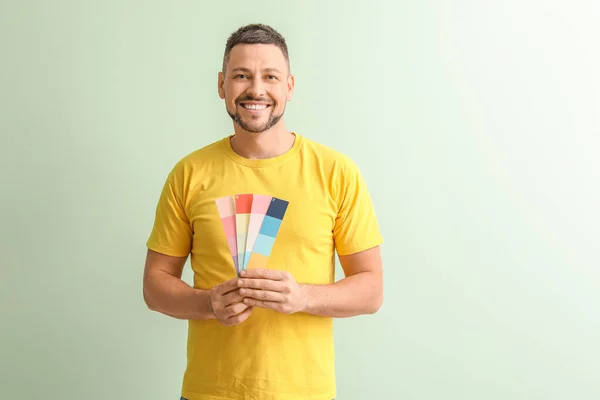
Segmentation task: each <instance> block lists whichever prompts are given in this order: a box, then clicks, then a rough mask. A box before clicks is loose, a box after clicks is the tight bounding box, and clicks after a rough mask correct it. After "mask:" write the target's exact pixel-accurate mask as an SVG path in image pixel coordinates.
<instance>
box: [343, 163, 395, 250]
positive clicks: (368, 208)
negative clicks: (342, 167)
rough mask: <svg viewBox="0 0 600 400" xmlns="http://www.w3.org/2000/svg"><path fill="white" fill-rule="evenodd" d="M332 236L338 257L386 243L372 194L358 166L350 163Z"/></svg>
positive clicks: (344, 176)
mask: <svg viewBox="0 0 600 400" xmlns="http://www.w3.org/2000/svg"><path fill="white" fill-rule="evenodd" d="M341 181H342V184H341V190H340V192H339V194H338V204H339V209H338V214H337V217H336V220H335V226H334V229H333V236H334V241H335V247H336V250H337V253H338V254H339V255H348V254H353V253H357V252H359V251H363V250H367V249H370V248H372V247H375V246H378V245H380V244H381V243H383V237H382V236H381V233H380V231H379V225H378V222H377V217H376V215H375V210H374V208H373V203H372V200H371V195H370V193H369V191H368V188H367V185H366V183H365V181H364V179H363V176H362V174H361V173H360V171H359V169H358V167H357V166H356V164H354V163H353V162H349V165H348V168H347V169H346V171H345V172H344V174H343V179H341Z"/></svg>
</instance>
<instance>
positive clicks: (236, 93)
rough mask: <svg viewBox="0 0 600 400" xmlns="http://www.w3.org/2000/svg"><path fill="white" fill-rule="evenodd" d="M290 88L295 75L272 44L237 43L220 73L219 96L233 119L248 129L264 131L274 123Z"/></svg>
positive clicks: (283, 107)
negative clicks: (225, 66) (289, 70)
mask: <svg viewBox="0 0 600 400" xmlns="http://www.w3.org/2000/svg"><path fill="white" fill-rule="evenodd" d="M293 89H294V77H293V76H291V75H290V74H289V72H288V66H287V62H286V60H285V57H284V56H283V53H282V52H281V50H280V49H279V48H278V47H277V46H275V45H265V44H240V45H236V46H235V47H234V48H233V49H232V50H231V53H230V56H229V62H228V63H227V70H226V71H225V75H223V73H222V72H220V73H219V97H221V98H222V99H224V100H225V107H226V109H227V113H228V114H229V115H230V116H231V118H232V119H233V121H234V122H235V123H237V124H238V125H239V126H240V127H242V128H243V129H244V130H246V131H248V132H264V131H266V130H268V129H270V128H271V127H272V126H274V125H276V124H277V123H278V122H279V121H280V120H281V118H282V117H283V113H284V111H285V104H286V101H288V100H291V98H292V94H293Z"/></svg>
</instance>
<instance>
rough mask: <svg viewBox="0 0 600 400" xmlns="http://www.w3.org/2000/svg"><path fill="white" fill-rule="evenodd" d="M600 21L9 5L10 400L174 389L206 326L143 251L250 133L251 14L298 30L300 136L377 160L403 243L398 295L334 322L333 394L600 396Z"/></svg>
mask: <svg viewBox="0 0 600 400" xmlns="http://www.w3.org/2000/svg"><path fill="white" fill-rule="evenodd" d="M599 19H600V8H599V6H598V5H597V3H596V2H593V1H580V0H571V1H569V2H565V1H558V0H554V1H541V0H540V1H534V0H505V1H491V0H487V1H482V0H479V1H474V0H473V1H467V0H456V1H442V0H437V1H436V0H420V1H412V0H406V1H375V0H371V1H361V2H357V1H354V2H353V1H344V2H342V1H325V0H321V1H279V2H267V1H263V2H247V1H223V0H221V1H140V0H125V1H115V0H102V1H100V0H98V1H83V0H72V1H66V0H60V1H58V0H57V1H26V0H19V1H2V2H1V6H0V57H1V60H0V61H1V62H0V133H1V140H0V167H1V168H0V185H1V197H0V202H1V206H0V239H1V240H0V246H1V249H0V268H1V269H0V278H1V279H0V300H1V301H0V312H1V315H0V325H1V328H0V398H1V399H12V398H26V399H49V400H50V399H52V400H53V399H56V400H58V399H61V400H75V399H82V398H85V399H88V400H107V399H115V400H116V399H144V400H159V399H160V400H164V399H178V398H179V397H178V396H179V393H180V392H179V390H180V385H181V378H182V374H183V371H184V368H185V344H186V329H187V325H186V322H185V321H179V320H175V319H171V318H169V317H166V316H164V315H161V314H158V313H153V312H151V311H149V310H148V309H147V308H146V306H145V304H144V302H143V298H142V286H141V283H142V271H143V264H144V258H145V251H146V249H145V241H146V239H147V237H148V235H149V233H150V229H151V226H152V222H153V218H154V210H155V206H156V202H157V200H158V195H159V193H160V189H161V187H162V184H163V182H164V180H165V178H166V175H167V174H168V172H169V171H170V169H171V168H172V166H173V165H174V164H175V163H176V162H177V161H178V160H179V159H180V158H181V157H183V156H184V155H186V154H188V153H190V152H191V151H193V150H195V149H197V148H200V147H202V146H204V145H206V144H209V143H211V142H213V141H215V140H218V139H220V138H222V137H223V136H225V135H229V134H231V133H232V131H233V128H232V123H231V120H230V118H229V117H228V116H227V114H226V113H225V108H224V104H223V102H222V101H221V100H220V99H219V98H218V95H217V73H218V71H219V68H220V66H221V61H222V55H223V50H224V45H225V41H226V39H227V36H228V35H229V34H230V33H231V32H233V31H234V30H235V29H237V28H238V27H239V26H241V25H245V24H247V23H253V22H262V23H267V24H271V25H272V26H273V27H275V28H276V29H278V30H279V31H281V32H282V34H283V35H284V36H285V37H286V39H287V41H288V45H289V48H290V58H291V64H292V72H293V73H294V74H295V75H296V84H297V86H296V94H295V97H294V99H293V100H292V102H290V103H289V104H288V108H287V113H286V123H287V124H286V125H287V127H288V128H289V129H291V130H294V131H297V132H298V133H301V134H302V135H304V136H307V137H309V138H311V139H313V140H316V141H319V142H321V143H324V144H326V145H329V146H332V147H334V148H336V149H338V150H340V151H342V152H344V153H346V154H348V155H349V156H351V157H352V158H353V159H354V160H355V161H356V162H357V163H358V165H359V166H360V168H361V170H362V171H363V174H364V176H365V179H366V180H367V182H368V185H369V190H370V192H371V195H372V197H373V201H374V203H375V207H376V210H377V214H378V218H379V220H380V226H381V230H382V233H383V235H384V237H385V244H384V246H383V255H384V263H385V300H384V305H383V307H382V308H381V310H380V311H379V312H378V313H377V314H375V315H369V316H361V317H356V318H351V319H343V320H336V322H335V340H336V350H337V362H336V363H337V376H338V399H342V400H364V399H382V398H386V399H406V400H437V399H442V398H443V399H453V400H454V399H456V400H459V399H460V400H480V399H485V400H507V399H510V400H517V399H527V400H532V399H540V400H542V399H543V400H555V399H561V400H562V399H564V400H571V399H577V400H587V399H598V398H600V380H599V379H598V371H600V342H599V339H600V316H599V305H600V290H599V289H600V284H599V283H600V272H599V268H600V245H599V239H600V211H599V204H600V188H599V182H600V180H599V179H600V161H599V159H598V158H599V155H600V139H599V138H600V136H599V134H600V50H599V48H600V47H599V46H598V39H599V38H600V25H598V23H597V21H598V20H599ZM184 278H185V280H186V281H187V282H190V279H191V274H190V270H189V267H186V271H185V275H184ZM341 278H342V275H341V270H340V268H339V265H338V266H337V275H336V279H341Z"/></svg>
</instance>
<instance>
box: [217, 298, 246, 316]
mask: <svg viewBox="0 0 600 400" xmlns="http://www.w3.org/2000/svg"><path fill="white" fill-rule="evenodd" d="M248 306H249V305H248V304H245V303H244V302H243V301H240V302H239V303H236V304H233V305H230V306H229V307H225V308H224V309H223V312H222V315H223V317H224V318H231V317H234V316H236V315H238V314H241V313H243V312H244V311H245V310H246V309H247V308H248Z"/></svg>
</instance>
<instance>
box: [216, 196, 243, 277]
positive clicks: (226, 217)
mask: <svg viewBox="0 0 600 400" xmlns="http://www.w3.org/2000/svg"><path fill="white" fill-rule="evenodd" d="M216 203H217V209H218V210H219V215H220V217H221V223H222V224H223V229H224V231H225V237H226V238H227V245H228V246H229V251H230V252H231V258H232V259H233V265H234V266H235V270H236V272H237V273H238V274H239V265H238V250H237V236H236V231H237V229H236V216H235V201H234V198H233V197H232V196H225V197H221V198H219V199H217V200H216Z"/></svg>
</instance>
